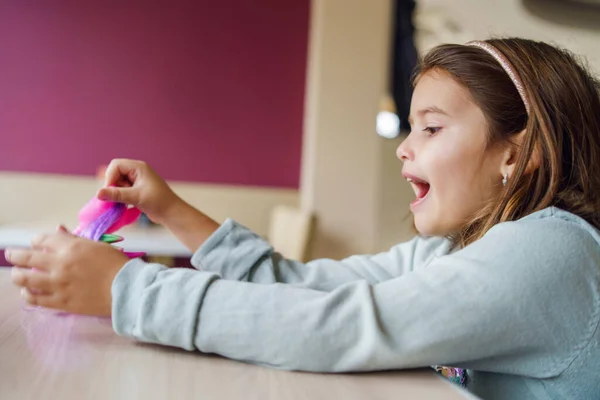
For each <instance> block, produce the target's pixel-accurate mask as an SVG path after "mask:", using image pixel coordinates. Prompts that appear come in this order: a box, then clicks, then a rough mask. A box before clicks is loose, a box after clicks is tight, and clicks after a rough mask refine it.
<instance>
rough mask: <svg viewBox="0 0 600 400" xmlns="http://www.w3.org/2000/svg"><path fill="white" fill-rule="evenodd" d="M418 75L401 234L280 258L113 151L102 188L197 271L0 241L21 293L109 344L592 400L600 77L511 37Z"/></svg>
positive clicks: (46, 240) (58, 243) (598, 271)
mask: <svg viewBox="0 0 600 400" xmlns="http://www.w3.org/2000/svg"><path fill="white" fill-rule="evenodd" d="M415 83H416V86H415V90H414V96H413V100H412V105H411V125H412V132H411V133H410V135H409V136H408V138H407V139H406V140H405V141H404V142H403V143H402V144H401V145H400V147H399V148H398V151H397V154H398V158H399V159H400V160H401V161H402V163H403V176H404V177H405V178H406V179H407V180H408V181H409V182H410V183H411V184H412V186H413V188H414V190H415V193H416V200H415V201H414V202H413V203H412V204H411V210H412V212H413V214H414V221H415V225H416V228H417V229H418V231H419V232H420V235H419V236H418V237H416V238H414V239H413V240H411V241H409V242H407V243H402V244H399V245H397V246H395V247H393V248H392V249H391V250H390V251H388V252H385V253H381V254H377V255H372V256H367V255H359V256H353V257H349V258H347V259H344V260H341V261H334V260H329V259H323V260H315V261H312V262H309V263H307V264H301V263H299V262H296V261H293V260H287V259H283V258H282V257H281V256H280V255H278V254H277V253H275V252H274V251H273V249H272V248H271V247H270V246H269V244H268V243H266V242H265V241H263V240H262V239H261V238H260V237H259V236H257V235H256V234H254V233H252V232H251V231H249V230H248V229H246V228H244V227H243V226H241V225H239V224H237V223H236V222H234V221H232V220H227V221H225V222H224V223H223V224H222V225H219V224H217V223H216V222H214V221H213V220H211V219H210V218H208V217H207V216H205V215H204V214H202V213H201V212H199V211H197V210H195V209H194V208H192V207H191V206H190V205H188V204H186V203H185V202H184V201H183V200H181V199H180V198H178V197H177V196H176V195H175V194H174V193H173V192H172V191H171V190H170V189H169V187H168V186H167V184H166V183H165V182H164V181H163V180H162V179H161V178H160V177H159V176H158V175H157V174H156V173H155V172H154V171H153V170H152V169H151V168H150V167H149V166H148V165H146V164H145V163H143V162H139V161H131V160H114V161H113V162H112V163H111V164H110V166H109V168H108V170H107V174H106V182H105V183H106V186H105V187H104V188H103V189H101V190H100V191H99V193H98V196H99V198H101V199H105V200H112V201H119V202H123V203H128V204H131V205H134V206H137V207H138V208H140V209H141V210H142V211H143V212H145V213H146V214H147V215H148V216H149V217H150V218H151V219H152V220H153V221H155V222H157V223H159V224H163V225H165V226H166V227H167V228H169V229H170V230H171V231H172V232H173V233H174V234H175V235H176V236H177V237H178V238H179V239H180V240H181V241H182V242H183V243H184V244H186V245H187V247H189V248H190V249H191V250H192V251H193V252H194V255H193V257H192V263H193V265H194V266H195V267H196V270H189V269H181V268H175V269H169V268H167V267H165V266H162V265H158V264H147V263H145V262H143V261H142V260H140V259H136V260H131V261H130V260H128V259H127V257H126V256H124V255H123V254H122V253H121V252H120V251H118V250H116V249H114V248H112V247H111V246H108V245H106V244H103V243H97V242H91V241H86V240H83V239H80V238H75V237H73V236H70V235H68V234H66V233H65V232H64V231H63V232H58V233H56V234H53V235H48V236H42V237H39V238H37V239H35V240H34V241H33V242H32V247H31V248H30V249H21V250H18V249H11V250H9V251H8V252H7V259H8V260H9V261H10V262H11V263H12V264H14V265H16V266H18V267H20V268H14V269H13V271H14V275H13V281H14V283H15V284H16V285H19V286H21V287H22V288H23V290H22V293H23V296H24V298H25V300H26V301H27V302H28V303H30V304H33V305H40V306H44V307H51V308H57V309H62V310H65V311H69V312H74V313H81V314H90V315H105V316H109V315H110V316H112V320H113V327H114V330H115V331H116V333H118V334H119V335H126V336H131V337H135V338H137V339H139V340H143V341H147V342H154V343H160V344H164V345H170V346H177V347H181V348H183V349H188V350H200V351H202V352H208V353H218V354H221V355H223V356H226V357H230V358H234V359H238V360H244V361H248V362H253V363H259V364H263V365H268V366H272V367H276V368H282V369H293V370H305V371H321V372H342V371H367V370H382V369H400V368H414V367H423V366H430V365H452V366H454V367H460V368H465V369H468V371H469V373H468V378H467V387H468V388H469V390H471V391H472V392H474V393H475V394H477V395H479V396H481V397H482V398H484V399H566V398H569V399H575V398H576V399H597V398H599V397H600V379H598V375H597V374H598V372H597V371H598V370H599V368H600V330H599V329H598V325H599V321H600V233H599V231H598V229H599V228H600V196H598V194H597V192H596V191H597V190H598V189H599V188H600V112H599V111H600V98H599V93H598V88H599V86H598V83H597V82H596V81H595V80H594V79H593V78H592V77H591V76H590V75H589V74H588V73H587V72H586V71H585V69H584V68H583V67H582V66H581V65H580V64H579V63H578V62H577V61H576V59H575V58H574V57H573V56H572V55H571V54H570V53H568V52H567V51H564V50H560V49H557V48H555V47H552V46H550V45H547V44H544V43H539V42H534V41H529V40H524V39H502V40H499V39H495V40H488V41H486V42H472V43H468V44H466V45H443V46H440V47H437V48H435V49H433V50H432V51H431V52H430V53H429V54H427V55H426V56H425V57H424V59H423V60H422V62H421V64H420V67H419V71H418V74H417V75H416V79H415ZM113 184H116V186H117V187H109V186H110V185H113ZM30 268H36V269H39V270H42V271H43V272H45V273H39V272H36V271H31V270H30Z"/></svg>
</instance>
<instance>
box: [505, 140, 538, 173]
mask: <svg viewBox="0 0 600 400" xmlns="http://www.w3.org/2000/svg"><path fill="white" fill-rule="evenodd" d="M525 134H526V131H525V130H522V131H521V132H519V133H517V134H516V135H514V137H513V139H512V141H511V142H510V143H508V145H507V146H506V147H505V149H504V154H503V158H502V165H501V167H500V173H501V174H502V175H504V174H507V175H508V176H509V178H510V177H511V176H513V175H514V172H515V168H516V167H517V159H518V156H519V150H520V149H521V147H522V143H523V140H524V138H525ZM540 164H541V151H540V149H539V146H537V144H536V145H535V147H534V149H533V152H532V153H531V157H530V159H529V162H528V163H527V166H526V167H525V171H524V172H523V174H524V175H529V174H532V173H533V172H534V171H535V170H536V169H538V168H539V166H540Z"/></svg>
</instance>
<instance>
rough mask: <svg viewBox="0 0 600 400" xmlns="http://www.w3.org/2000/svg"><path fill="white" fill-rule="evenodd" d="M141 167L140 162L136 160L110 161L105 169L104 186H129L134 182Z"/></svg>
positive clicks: (120, 159)
mask: <svg viewBox="0 0 600 400" xmlns="http://www.w3.org/2000/svg"><path fill="white" fill-rule="evenodd" d="M142 165H143V163H142V162H141V161H136V160H128V159H122V158H118V159H114V160H112V161H111V162H110V164H108V167H107V168H106V173H105V175H104V186H130V185H131V184H133V183H134V182H135V180H136V178H137V176H138V174H139V170H140V168H141V166H142Z"/></svg>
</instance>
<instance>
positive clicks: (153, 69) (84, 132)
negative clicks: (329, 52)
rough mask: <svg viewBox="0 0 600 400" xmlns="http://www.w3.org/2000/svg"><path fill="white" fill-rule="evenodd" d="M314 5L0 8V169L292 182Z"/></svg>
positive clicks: (298, 0)
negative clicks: (124, 169)
mask: <svg viewBox="0 0 600 400" xmlns="http://www.w3.org/2000/svg"><path fill="white" fill-rule="evenodd" d="M308 6H309V0H285V1H281V0H252V1H247V0H218V1H215V0H212V1H210V0H196V1H181V0H178V1H167V0H163V1H154V0H152V1H150V0H148V1H145V2H142V1H139V2H135V1H125V0H123V1H106V2H103V1H96V2H80V1H75V0H73V1H60V0H46V1H43V0H39V1H32V2H21V1H16V0H14V1H2V2H0V38H1V40H0V170H4V171H29V172H48V173H63V174H78V175H80V174H83V175H91V174H94V173H95V170H96V167H97V166H98V165H99V164H102V163H106V162H108V161H109V160H110V159H111V158H114V157H130V158H138V159H144V160H148V161H149V162H150V163H151V164H153V165H154V166H155V168H156V169H157V170H158V171H159V172H160V173H161V174H162V175H163V176H165V177H166V178H168V179H177V180H185V181H196V182H212V183H227V184H246V185H263V186H276V187H297V186H298V182H299V171H300V151H301V128H302V113H303V101H304V100H303V97H304V83H305V68H306V52H307V36H308Z"/></svg>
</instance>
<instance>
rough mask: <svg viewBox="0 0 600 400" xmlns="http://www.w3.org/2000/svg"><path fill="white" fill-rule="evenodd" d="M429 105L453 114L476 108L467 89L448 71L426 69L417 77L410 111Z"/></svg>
mask: <svg viewBox="0 0 600 400" xmlns="http://www.w3.org/2000/svg"><path fill="white" fill-rule="evenodd" d="M431 106H436V107H438V108H441V109H443V110H445V111H446V112H447V113H448V114H450V115H455V116H456V115H457V114H460V111H464V110H465V109H469V108H472V107H474V108H478V107H477V106H476V104H475V103H474V102H473V100H472V99H471V96H470V94H469V92H468V90H467V89H465V88H464V87H463V86H461V85H460V84H459V83H458V82H457V81H456V80H455V79H453V78H452V77H451V76H450V75H449V74H448V73H446V72H443V71H438V70H432V71H428V72H426V73H424V74H423V75H421V76H420V77H419V79H418V81H417V85H416V86H415V90H414V92H413V98H412V103H411V112H412V111H415V112H416V111H418V110H420V109H423V108H427V107H431ZM415 117H416V115H415Z"/></svg>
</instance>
